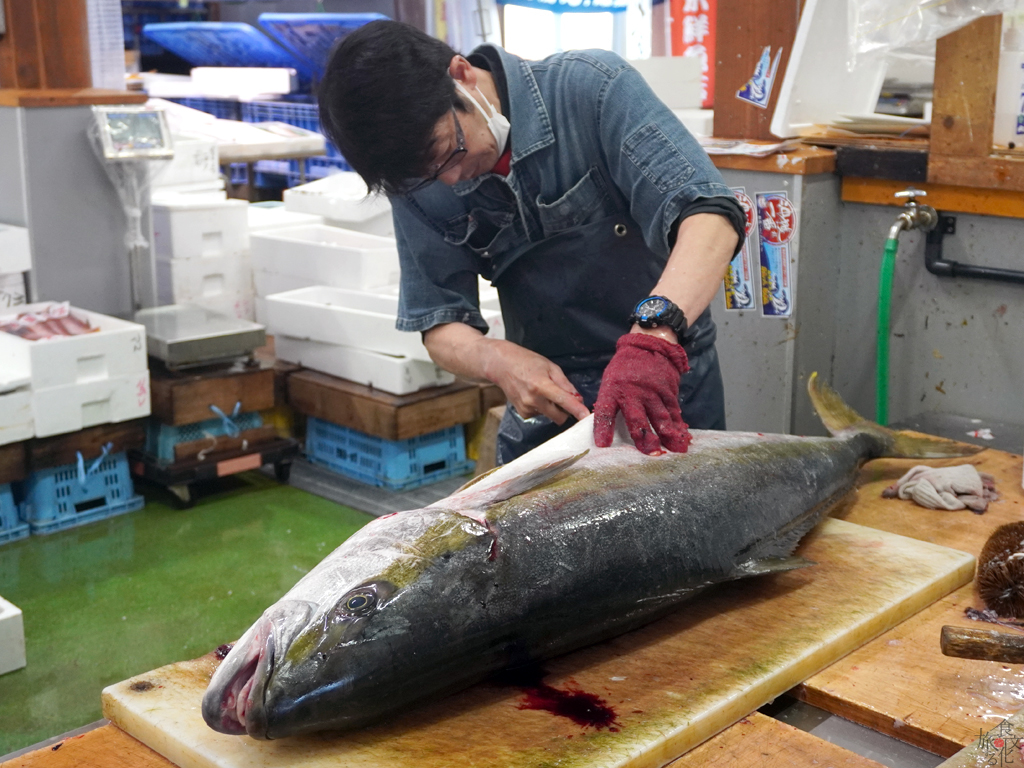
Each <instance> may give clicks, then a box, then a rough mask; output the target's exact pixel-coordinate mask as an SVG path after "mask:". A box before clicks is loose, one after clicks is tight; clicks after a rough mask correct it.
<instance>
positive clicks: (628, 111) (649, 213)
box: [596, 59, 743, 256]
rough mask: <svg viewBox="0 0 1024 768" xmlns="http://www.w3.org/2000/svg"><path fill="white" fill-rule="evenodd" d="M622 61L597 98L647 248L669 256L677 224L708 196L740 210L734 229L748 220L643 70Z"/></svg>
mask: <svg viewBox="0 0 1024 768" xmlns="http://www.w3.org/2000/svg"><path fill="white" fill-rule="evenodd" d="M614 61H615V60H610V61H609V62H608V63H609V64H610V63H613V62H614ZM617 63H618V66H617V67H616V68H615V69H614V70H613V71H614V75H613V76H611V77H608V78H607V79H605V80H604V82H603V84H602V87H601V90H600V92H599V93H598V94H597V97H596V108H597V120H598V125H599V134H600V141H601V146H602V151H603V153H604V157H605V161H606V163H607V165H608V168H609V169H610V171H611V175H612V178H613V179H614V181H615V183H616V185H617V186H618V187H619V189H620V190H621V191H622V193H623V194H624V195H625V196H626V197H627V199H628V200H629V204H630V214H631V215H632V217H633V219H634V220H635V221H636V222H637V223H638V224H639V225H640V227H641V228H642V230H643V234H644V240H645V241H646V243H647V246H648V247H649V248H650V249H651V250H652V251H654V253H656V254H660V255H663V256H667V254H668V252H669V250H670V248H671V242H672V240H673V237H672V233H673V230H674V227H675V225H676V223H677V222H678V221H679V220H680V219H681V218H685V217H686V216H687V215H688V212H687V209H688V208H690V207H691V206H695V205H699V204H700V203H701V201H704V200H707V199H708V198H716V199H717V200H716V202H718V201H719V200H720V201H721V203H722V204H723V205H725V206H727V207H729V208H734V209H735V212H734V215H733V216H728V217H727V218H729V219H730V221H732V222H733V223H734V227H735V222H742V221H743V209H742V208H741V207H740V204H739V202H738V201H737V200H736V198H735V197H734V195H733V194H732V192H731V191H730V189H729V188H728V187H727V186H726V184H725V182H724V180H723V179H722V176H721V174H720V173H719V172H718V169H717V168H715V166H714V164H712V162H711V160H710V158H709V157H708V155H707V153H706V152H705V151H704V149H703V148H702V147H701V146H700V144H699V143H698V142H697V140H696V139H695V138H694V137H693V136H692V135H691V134H690V132H689V131H688V130H687V129H686V127H685V126H684V125H683V124H682V122H680V120H679V119H678V118H677V117H676V116H675V115H674V114H673V113H672V111H671V110H670V109H669V108H668V107H666V106H665V105H664V104H663V103H662V102H661V101H660V100H659V99H658V98H657V97H656V96H655V95H654V92H653V91H652V90H651V89H650V87H649V86H648V85H647V82H646V81H645V80H644V79H643V77H642V76H641V75H640V73H639V72H637V71H636V70H635V69H633V68H632V67H630V66H628V65H626V64H625V63H624V62H622V60H621V59H618V61H617Z"/></svg>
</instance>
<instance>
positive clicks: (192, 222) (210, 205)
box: [153, 196, 249, 259]
mask: <svg viewBox="0 0 1024 768" xmlns="http://www.w3.org/2000/svg"><path fill="white" fill-rule="evenodd" d="M161 199H162V202H160V203H154V204H153V246H154V251H155V253H156V257H157V258H158V259H201V258H209V257H213V256H235V255H238V254H240V253H245V252H246V251H248V250H249V218H248V209H249V203H247V202H246V201H245V200H217V201H213V200H211V201H209V202H197V201H191V200H188V199H187V196H183V197H182V199H180V200H175V201H173V202H172V201H171V200H170V199H168V198H161Z"/></svg>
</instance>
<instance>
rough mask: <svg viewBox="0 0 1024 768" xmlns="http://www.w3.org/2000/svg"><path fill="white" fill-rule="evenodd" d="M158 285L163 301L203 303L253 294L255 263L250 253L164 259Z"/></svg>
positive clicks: (164, 302) (162, 302) (157, 268)
mask: <svg viewBox="0 0 1024 768" xmlns="http://www.w3.org/2000/svg"><path fill="white" fill-rule="evenodd" d="M156 285H157V300H158V301H159V302H160V304H200V305H201V304H203V302H204V301H205V300H212V299H215V298H217V297H219V296H226V295H229V296H236V295H239V294H246V295H251V294H252V292H253V286H252V266H251V265H250V264H249V258H248V254H236V255H232V256H212V257H210V258H205V259H171V260H169V261H163V260H160V261H157V263H156Z"/></svg>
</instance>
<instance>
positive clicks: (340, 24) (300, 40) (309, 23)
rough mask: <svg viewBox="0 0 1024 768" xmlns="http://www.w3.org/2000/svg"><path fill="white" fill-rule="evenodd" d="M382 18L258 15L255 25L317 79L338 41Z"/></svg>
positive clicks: (340, 15) (313, 14)
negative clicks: (308, 68) (304, 65)
mask: <svg viewBox="0 0 1024 768" xmlns="http://www.w3.org/2000/svg"><path fill="white" fill-rule="evenodd" d="M386 18H388V17H387V16H384V15H383V14H380V13H261V14H260V15H259V23H260V26H261V27H263V29H264V30H265V31H266V32H267V34H268V35H270V36H271V37H272V38H274V40H276V41H277V42H279V43H280V44H281V45H282V46H284V48H286V49H287V50H288V51H290V52H291V53H292V54H293V55H294V56H295V57H296V58H298V59H301V60H302V61H304V62H305V63H306V64H307V65H308V66H309V67H310V68H311V69H312V72H313V74H314V75H315V76H316V77H317V78H320V77H323V74H324V70H325V69H326V67H327V57H328V56H330V53H331V49H333V48H334V45H335V44H336V43H337V42H338V41H339V40H341V39H342V38H344V37H346V36H347V35H348V34H350V33H351V32H354V31H355V30H357V29H359V27H361V26H363V25H364V24H368V23H370V22H371V21H377V20H378V19H386Z"/></svg>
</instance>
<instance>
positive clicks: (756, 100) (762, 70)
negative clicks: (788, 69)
mask: <svg viewBox="0 0 1024 768" xmlns="http://www.w3.org/2000/svg"><path fill="white" fill-rule="evenodd" d="M781 58H782V49H781V48H779V50H777V51H776V52H775V60H774V61H772V47H771V46H770V45H766V46H765V47H764V50H763V51H761V58H760V59H758V61H757V67H756V68H755V69H754V74H753V75H751V77H750V79H749V80H747V84H746V85H744V86H743V87H742V88H740V89H739V90H738V91H736V98H737V99H740V100H741V101H746V102H749V103H751V104H753V105H754V106H755V107H760V108H761V109H768V101H769V99H771V97H772V86H773V85H775V75H776V73H777V72H778V71H779V60H780V59H781Z"/></svg>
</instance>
